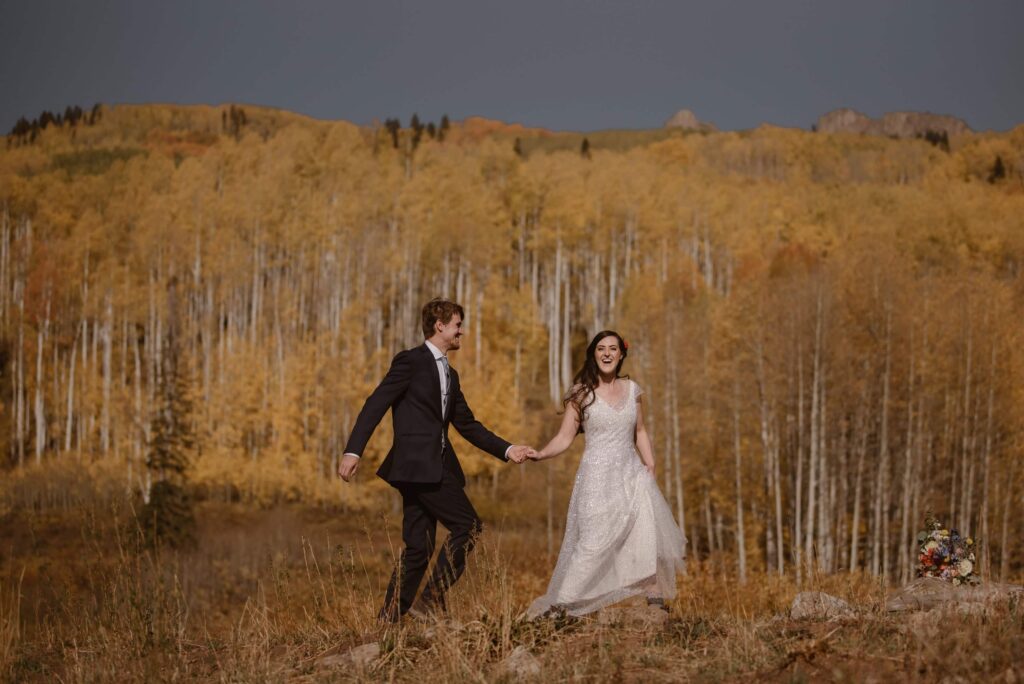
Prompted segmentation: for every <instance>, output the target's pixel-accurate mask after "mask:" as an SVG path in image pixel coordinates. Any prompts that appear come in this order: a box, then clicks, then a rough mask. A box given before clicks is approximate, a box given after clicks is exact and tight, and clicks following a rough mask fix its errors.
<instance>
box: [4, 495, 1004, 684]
mask: <svg viewBox="0 0 1024 684" xmlns="http://www.w3.org/2000/svg"><path fill="white" fill-rule="evenodd" d="M199 523H200V526H199V543H198V545H197V547H196V548H194V549H190V550H182V551H177V552H172V551H165V552H156V553H155V552H152V551H149V550H146V549H145V548H143V547H142V546H141V545H140V544H139V543H138V535H137V534H136V533H135V531H134V529H133V518H132V511H131V510H130V508H126V507H121V508H111V507H109V505H107V504H103V505H99V504H98V505H97V506H96V507H95V508H93V509H88V508H83V509H79V510H77V511H74V512H71V511H67V512H61V513H57V514H54V513H52V512H45V511H39V510H33V509H25V510H12V511H8V512H7V513H6V514H5V515H4V516H3V519H2V521H0V540H2V544H3V545H2V548H3V551H4V556H3V561H2V562H3V566H2V567H0V570H2V574H0V577H3V578H5V579H4V581H3V582H2V583H0V672H2V673H3V676H4V677H5V678H7V679H10V680H15V681H54V680H59V681H64V682H87V681H88V682H107V681H109V682H124V681H172V680H173V681H192V680H208V681H240V682H246V681H260V682H264V681H294V680H298V681H380V680H394V681H426V680H429V681H494V680H502V679H512V678H513V677H512V676H511V675H510V674H508V673H507V672H505V671H504V670H503V665H502V664H503V662H504V661H505V659H506V658H507V657H508V656H509V655H510V654H512V653H513V652H514V651H515V650H516V649H517V647H522V648H525V649H526V650H528V651H529V652H530V653H531V654H533V656H534V657H535V658H536V659H537V662H538V663H539V666H540V668H541V675H540V676H539V678H540V679H543V680H544V681H566V680H587V681H680V680H682V681H687V680H692V681H736V680H740V679H743V680H747V679H751V678H753V679H764V680H769V681H771V680H778V681H800V680H830V681H831V680H836V681H866V680H869V679H872V678H874V679H875V680H876V681H891V680H893V679H908V680H911V681H931V680H938V681H942V680H949V681H954V680H957V679H958V678H962V679H963V680H967V681H983V680H984V681H987V680H992V679H994V678H1006V677H1014V676H1016V677H1019V676H1022V675H1024V669H1022V668H1021V661H1020V655H1019V654H1020V653H1022V652H1024V610H1022V609H1021V606H1020V605H1018V604H1016V603H1010V604H1007V605H1005V606H1000V607H997V608H994V609H992V610H990V611H988V612H986V613H984V614H967V615H963V614H959V613H956V612H953V611H950V612H944V613H936V612H932V613H925V614H920V615H912V616H892V615H889V614H886V613H885V612H884V610H883V604H884V597H885V593H886V587H884V586H882V585H880V584H879V583H878V582H877V581H876V580H875V579H873V578H871V577H869V576H866V575H831V576H813V575H812V576H811V577H810V578H809V579H808V580H807V581H806V582H805V584H804V586H803V587H800V589H805V590H820V591H826V592H828V593H830V594H833V595H836V596H839V597H841V598H844V599H845V600H847V601H849V602H850V603H851V604H853V605H854V606H855V607H856V608H857V610H858V614H857V616H856V617H855V618H852V619H848V620H844V621H837V622H826V621H821V622H815V621H802V622H797V621H793V620H790V619H789V618H788V617H787V608H788V606H789V605H790V602H791V601H792V599H793V596H794V595H795V594H796V592H797V591H798V588H797V587H796V586H795V585H794V584H793V582H792V580H791V579H790V578H780V577H776V576H763V575H762V576H755V577H753V578H751V580H750V581H749V582H748V583H747V584H745V585H739V584H738V583H737V582H736V581H735V579H734V578H733V576H732V575H731V573H730V572H729V571H728V564H727V563H724V562H722V560H723V559H716V561H715V562H701V561H699V560H694V561H692V562H691V564H690V568H689V574H688V575H687V576H685V577H680V579H679V595H678V597H677V598H676V600H675V601H674V602H673V603H672V610H671V615H670V619H669V621H668V622H667V623H666V624H665V625H664V626H663V627H661V628H648V627H644V626H643V625H641V624H638V623H636V622H635V621H634V620H632V619H631V618H630V617H629V614H628V613H626V612H618V613H617V612H615V611H606V612H604V613H603V615H602V616H599V617H595V618H593V619H582V620H576V621H539V622H530V621H527V620H525V619H524V618H523V615H522V613H523V610H524V608H525V607H526V605H527V604H528V602H529V601H530V600H531V599H532V598H533V597H534V596H536V595H538V594H539V593H541V592H542V591H543V590H544V586H545V582H546V580H547V575H548V573H549V571H550V567H551V560H550V559H548V558H547V557H546V553H545V544H544V537H543V534H542V530H541V529H539V528H537V529H534V526H533V525H531V524H519V523H513V522H510V521H507V520H506V521H504V522H501V521H499V522H497V523H495V524H492V526H491V528H490V530H489V531H488V532H487V533H485V535H484V537H483V539H482V540H481V543H480V544H479V546H478V547H477V550H476V551H475V552H474V554H473V557H472V561H471V564H470V568H469V569H468V571H467V573H466V575H465V576H464V578H463V580H462V581H460V583H459V584H458V585H457V587H456V589H455V590H454V591H453V593H452V596H451V610H450V617H451V621H450V622H440V623H437V624H426V625H424V624H420V623H416V622H408V623H404V624H402V625H400V626H398V627H392V628H387V629H384V628H381V627H380V626H378V625H377V623H376V622H375V614H376V611H377V608H378V604H379V601H380V599H381V596H382V593H383V585H384V583H385V582H386V581H387V578H388V573H389V571H390V565H391V563H392V562H393V558H394V554H395V553H396V552H397V550H398V548H397V538H398V529H399V527H398V524H399V519H398V518H397V517H389V516H383V515H382V516H376V517H374V516H365V517H362V518H354V517H351V516H342V515H337V514H332V513H329V512H325V511H320V510H313V509H303V508H299V507H292V508H278V509H274V510H262V511H253V510H245V509H242V508H239V507H229V506H212V505H205V506H203V507H201V508H200V510H199ZM369 641H375V642H377V643H379V644H380V647H381V653H380V656H379V657H378V658H377V659H376V660H374V661H373V662H371V663H369V664H365V665H357V664H354V663H350V664H348V665H344V666H339V667H333V668H328V669H324V668H323V667H322V666H321V664H320V663H321V662H322V659H323V658H324V657H325V656H330V655H331V654H337V653H343V652H345V651H346V650H347V649H349V648H351V647H354V646H358V645H360V644H363V643H367V642H369Z"/></svg>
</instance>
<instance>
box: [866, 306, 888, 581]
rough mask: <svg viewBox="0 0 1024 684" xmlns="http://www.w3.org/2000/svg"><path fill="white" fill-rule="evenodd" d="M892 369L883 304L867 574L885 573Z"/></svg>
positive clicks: (886, 316) (886, 318)
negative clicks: (878, 430) (881, 368)
mask: <svg viewBox="0 0 1024 684" xmlns="http://www.w3.org/2000/svg"><path fill="white" fill-rule="evenodd" d="M891 369H892V312H891V311H890V310H889V307H888V304H886V313H885V371H884V372H883V375H882V406H881V411H882V427H881V433H880V435H879V446H878V450H879V458H878V474H877V477H876V478H875V492H874V495H875V501H874V515H873V519H872V535H871V574H873V575H878V574H884V573H885V572H886V567H885V565H884V564H883V546H888V544H887V543H884V544H883V533H884V529H885V520H884V518H886V517H887V516H886V515H885V508H884V505H885V498H886V491H887V488H888V474H889V385H890V382H889V379H890V375H891Z"/></svg>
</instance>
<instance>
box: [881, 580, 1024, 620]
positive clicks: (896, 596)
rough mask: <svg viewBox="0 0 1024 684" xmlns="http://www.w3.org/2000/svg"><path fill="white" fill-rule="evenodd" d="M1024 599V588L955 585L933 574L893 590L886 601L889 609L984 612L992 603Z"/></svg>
mask: <svg viewBox="0 0 1024 684" xmlns="http://www.w3.org/2000/svg"><path fill="white" fill-rule="evenodd" d="M1014 598H1016V599H1018V600H1019V599H1021V598H1024V587H1021V586H1020V585H1017V584H1000V583H999V582H988V583H985V584H981V585H978V586H974V587H964V586H960V587H955V586H953V584H952V583H951V582H946V581H945V580H941V579H938V578H935V577H919V578H918V579H916V580H914V581H912V582H910V583H909V584H907V585H906V586H904V587H901V588H900V589H899V590H897V591H896V592H894V593H893V594H892V595H891V596H889V598H888V599H887V600H886V602H885V609H886V610H888V611H890V612H902V611H911V610H932V609H933V608H944V607H946V608H953V609H955V610H957V611H959V612H984V611H985V610H987V609H989V608H991V607H992V606H994V605H999V604H1005V603H1007V602H1008V601H1010V600H1012V599H1014Z"/></svg>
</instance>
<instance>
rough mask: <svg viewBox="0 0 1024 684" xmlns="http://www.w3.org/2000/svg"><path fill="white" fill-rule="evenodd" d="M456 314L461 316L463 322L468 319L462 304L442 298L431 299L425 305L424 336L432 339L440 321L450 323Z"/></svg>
mask: <svg viewBox="0 0 1024 684" xmlns="http://www.w3.org/2000/svg"><path fill="white" fill-rule="evenodd" d="M455 314H459V318H461V319H463V320H465V319H466V312H465V311H463V309H462V305H461V304H457V303H455V302H453V301H452V300H450V299H442V298H441V297H434V298H433V299H431V300H430V301H429V302H427V303H426V304H424V305H423V314H422V318H423V336H424V337H425V338H427V339H429V338H431V337H432V336H433V335H434V324H435V323H437V322H438V321H441V322H442V323H448V322H449V321H451V320H452V316H454V315H455Z"/></svg>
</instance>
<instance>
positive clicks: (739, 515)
mask: <svg viewBox="0 0 1024 684" xmlns="http://www.w3.org/2000/svg"><path fill="white" fill-rule="evenodd" d="M739 394H740V389H739V382H738V381H736V382H734V384H733V408H732V411H733V413H732V430H733V453H734V455H735V461H736V556H737V563H738V565H739V580H740V584H746V583H747V537H746V532H745V529H744V525H743V463H742V449H741V446H740V396H739Z"/></svg>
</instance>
